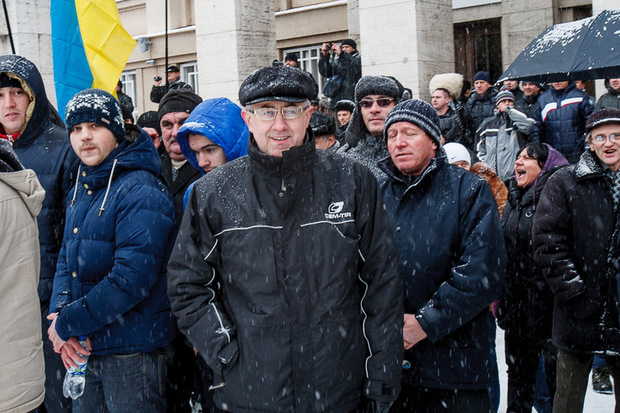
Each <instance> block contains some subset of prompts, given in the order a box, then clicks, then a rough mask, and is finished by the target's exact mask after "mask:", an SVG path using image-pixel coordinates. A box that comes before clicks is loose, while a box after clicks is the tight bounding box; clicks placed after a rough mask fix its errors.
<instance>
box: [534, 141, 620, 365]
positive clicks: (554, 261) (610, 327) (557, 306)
mask: <svg viewBox="0 0 620 413" xmlns="http://www.w3.org/2000/svg"><path fill="white" fill-rule="evenodd" d="M604 168H605V167H604V166H603V165H602V164H601V163H600V161H599V160H598V157H596V155H595V154H594V153H593V152H591V151H587V152H584V153H583V154H582V156H581V158H580V160H579V162H578V163H577V164H575V165H572V166H571V167H569V168H564V169H561V170H559V171H558V172H556V173H555V174H554V175H553V176H552V177H551V178H550V179H549V181H548V182H547V185H546V186H545V189H544V190H543V193H542V196H541V199H540V203H539V204H538V211H537V213H536V217H535V219H534V230H533V239H534V248H535V249H536V254H535V259H536V262H537V263H538V265H539V266H541V267H543V268H544V275H545V278H546V279H547V282H548V283H549V286H550V287H551V291H553V294H554V296H555V300H554V310H553V311H554V312H553V343H554V344H555V345H556V346H557V347H558V348H560V349H563V350H566V351H571V352H576V353H593V352H598V353H601V352H607V351H611V352H614V353H616V354H617V353H620V330H619V326H618V310H617V308H616V302H617V301H618V296H617V295H618V294H617V290H616V279H615V270H612V265H611V264H610V263H608V250H609V247H610V242H613V243H614V245H616V243H615V241H613V240H612V233H613V229H614V224H615V221H614V219H615V217H614V205H613V199H612V190H611V180H610V178H608V177H607V176H606V175H605V174H604V170H605V169H604Z"/></svg>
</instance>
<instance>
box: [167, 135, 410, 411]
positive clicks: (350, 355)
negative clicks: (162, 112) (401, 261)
mask: <svg viewBox="0 0 620 413" xmlns="http://www.w3.org/2000/svg"><path fill="white" fill-rule="evenodd" d="M250 139H251V143H250V146H249V150H248V153H249V156H245V157H241V158H238V159H236V160H235V161H232V162H229V163H227V164H225V165H223V166H221V167H219V168H217V169H215V170H213V171H211V172H209V173H208V174H206V175H205V176H204V177H202V178H201V179H199V180H198V181H197V182H196V183H195V185H194V186H193V189H192V191H191V195H190V199H189V202H188V204H187V209H186V211H185V215H184V217H183V222H182V224H181V229H180V232H179V236H178V238H177V243H176V246H175V248H174V252H173V254H172V257H171V260H170V263H169V267H168V269H169V292H168V293H169V296H170V299H171V304H172V308H173V312H174V313H175V315H176V317H177V320H178V324H179V328H180V329H181V331H182V332H183V333H184V334H185V335H186V336H187V337H188V339H189V340H190V341H191V342H192V343H193V345H194V346H195V347H196V348H197V349H198V351H199V352H200V354H201V355H202V356H203V357H204V358H205V359H206V360H207V363H208V364H209V366H210V367H211V368H212V369H213V370H214V372H215V376H216V377H215V383H220V382H221V381H223V382H225V385H223V387H221V388H219V389H218V390H217V391H216V393H215V400H216V402H217V403H218V404H219V406H224V405H225V406H226V407H227V409H229V410H231V411H234V412H239V411H241V412H250V411H252V412H256V411H265V412H266V411H278V412H347V411H351V410H353V409H354V408H356V407H357V406H358V404H359V403H360V400H361V397H362V395H363V394H365V395H366V396H367V397H369V398H371V399H375V400H377V399H378V400H384V401H392V400H394V399H395V398H396V395H397V393H398V389H399V386H400V371H401V362H402V346H403V344H402V343H403V342H402V324H403V307H402V290H401V285H400V281H399V279H398V268H397V259H396V251H395V247H394V241H393V238H392V234H391V233H390V229H389V222H388V217H387V215H386V214H385V210H384V208H383V203H382V200H381V196H380V194H379V189H378V186H377V183H376V181H375V178H374V177H373V176H372V174H371V173H370V171H368V170H367V169H366V168H364V167H363V166H361V165H359V164H357V163H355V162H354V161H352V160H350V159H348V158H345V157H342V156H338V155H334V154H332V153H328V152H326V151H317V150H315V147H314V141H313V140H310V141H309V142H307V143H306V144H304V145H302V146H298V147H294V148H292V149H290V150H289V151H285V152H284V153H283V157H282V158H276V157H271V156H267V155H265V154H263V153H261V152H259V151H258V149H257V148H256V147H255V143H254V142H253V139H252V137H250ZM222 376H223V379H222Z"/></svg>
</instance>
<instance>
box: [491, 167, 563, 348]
mask: <svg viewBox="0 0 620 413" xmlns="http://www.w3.org/2000/svg"><path fill="white" fill-rule="evenodd" d="M557 169H558V168H553V169H550V170H549V171H547V172H546V173H544V174H542V175H541V176H539V177H538V179H537V180H536V182H535V184H533V185H532V186H530V187H528V188H526V189H523V188H520V187H519V186H518V185H517V182H516V181H515V179H511V180H510V188H509V193H508V202H507V203H506V207H505V208H504V213H503V215H502V226H503V228H504V240H505V241H506V252H507V253H508V262H507V265H506V278H505V284H504V289H503V291H502V296H501V298H500V303H499V308H498V315H497V323H498V325H499V326H500V327H501V328H502V329H504V330H506V331H507V332H509V333H511V334H513V335H515V336H520V337H524V338H526V337H527V338H534V339H541V340H548V339H551V320H552V315H553V293H552V292H551V290H550V289H549V286H548V285H547V281H546V280H545V278H544V276H543V269H542V268H540V267H539V266H538V265H537V264H536V262H535V261H534V248H533V245H532V227H533V225H534V215H535V213H536V204H538V201H539V200H540V196H541V194H542V190H543V188H544V187H545V184H546V183H547V180H548V179H549V178H550V177H551V175H553V173H555V171H556V170H557Z"/></svg>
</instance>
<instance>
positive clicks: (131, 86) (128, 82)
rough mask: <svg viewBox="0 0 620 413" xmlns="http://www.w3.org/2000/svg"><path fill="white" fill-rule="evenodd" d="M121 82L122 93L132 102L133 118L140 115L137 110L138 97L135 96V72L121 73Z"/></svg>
mask: <svg viewBox="0 0 620 413" xmlns="http://www.w3.org/2000/svg"><path fill="white" fill-rule="evenodd" d="M121 82H123V93H124V94H126V95H127V96H129V97H130V98H131V101H132V102H133V106H134V109H133V116H134V118H135V117H136V114H138V113H141V112H140V110H138V96H137V94H136V72H123V73H121Z"/></svg>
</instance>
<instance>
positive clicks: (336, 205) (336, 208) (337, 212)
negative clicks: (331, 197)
mask: <svg viewBox="0 0 620 413" xmlns="http://www.w3.org/2000/svg"><path fill="white" fill-rule="evenodd" d="M343 209H344V201H338V202H332V203H331V204H330V205H329V207H328V208H327V214H325V218H327V219H340V218H351V216H352V214H351V213H350V212H342V210H343Z"/></svg>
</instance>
